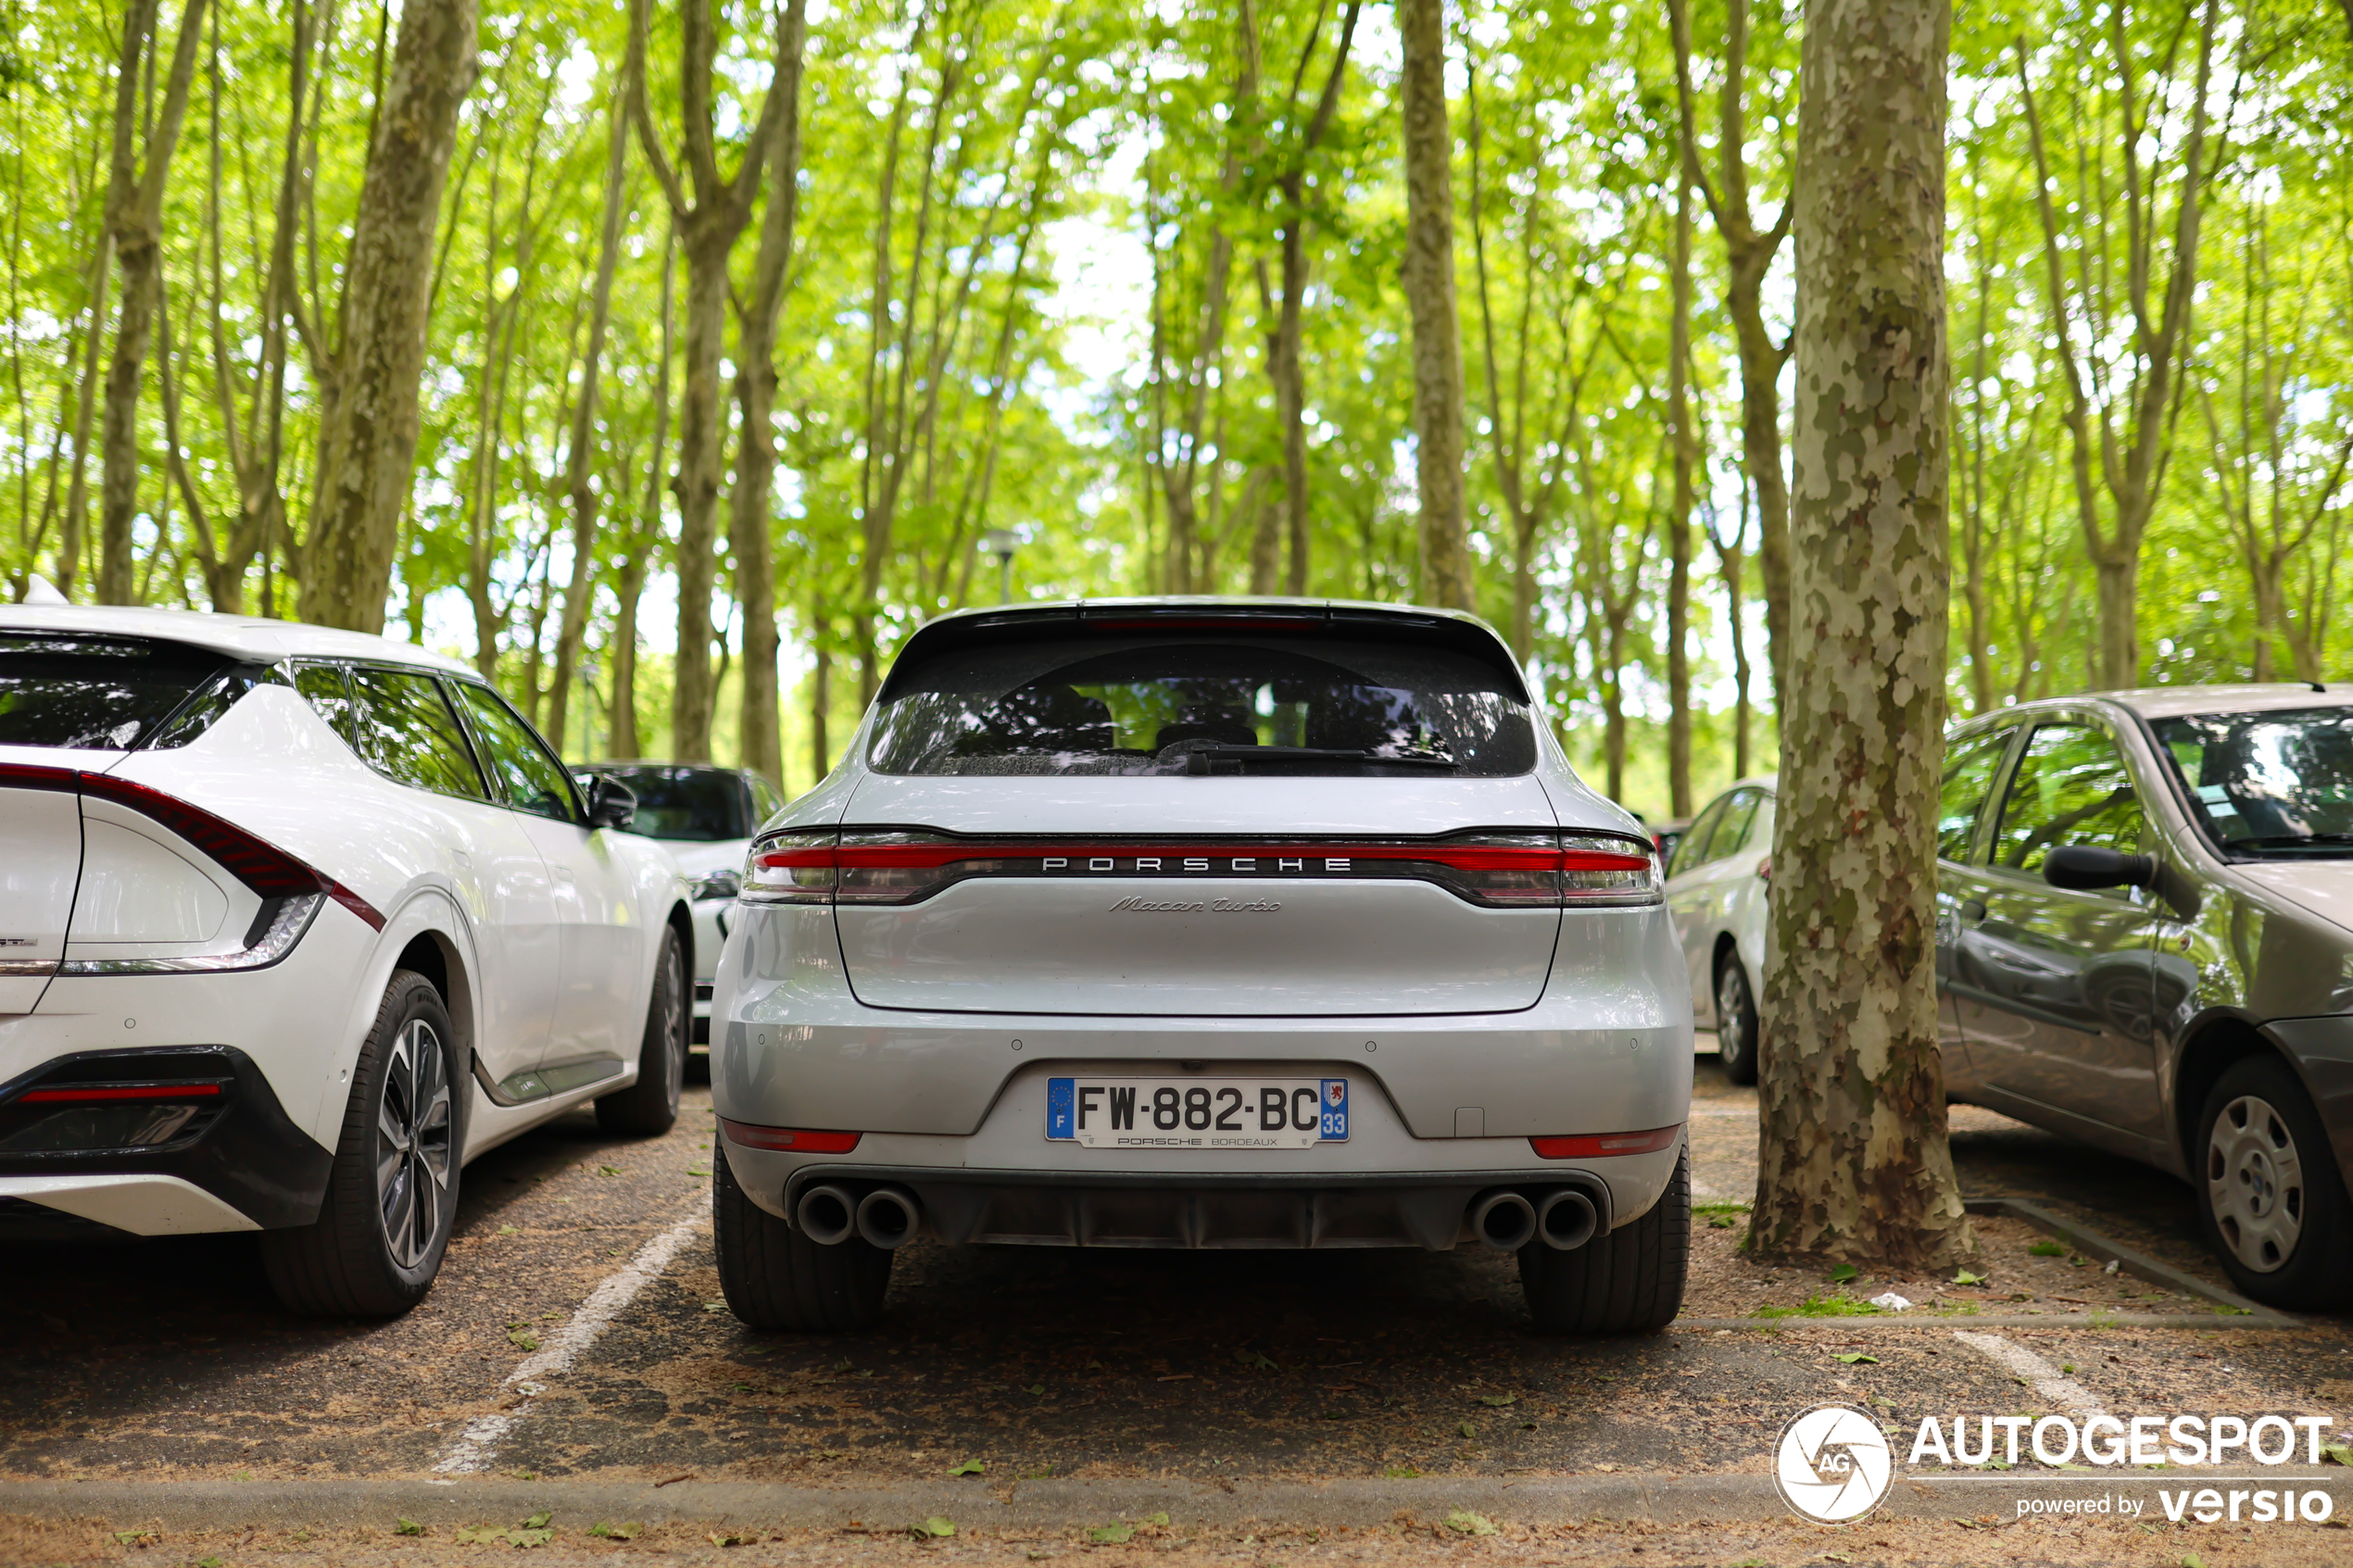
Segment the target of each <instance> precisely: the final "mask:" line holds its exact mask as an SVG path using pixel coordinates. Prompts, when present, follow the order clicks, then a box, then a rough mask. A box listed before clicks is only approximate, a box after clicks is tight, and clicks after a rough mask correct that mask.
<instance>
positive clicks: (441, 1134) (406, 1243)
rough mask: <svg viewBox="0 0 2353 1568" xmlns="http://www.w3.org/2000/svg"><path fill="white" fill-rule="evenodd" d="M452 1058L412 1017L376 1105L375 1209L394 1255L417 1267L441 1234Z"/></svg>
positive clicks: (424, 1024) (448, 1158)
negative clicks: (380, 1216) (382, 1221)
mask: <svg viewBox="0 0 2353 1568" xmlns="http://www.w3.org/2000/svg"><path fill="white" fill-rule="evenodd" d="M449 1110H450V1103H449V1056H448V1053H447V1050H445V1049H444V1048H443V1047H442V1043H441V1036H440V1035H437V1034H435V1033H434V1028H433V1026H432V1025H431V1024H430V1023H428V1022H426V1021H425V1020H423V1019H422V1018H418V1019H411V1020H410V1021H409V1026H408V1027H407V1028H405V1029H403V1030H402V1031H401V1032H400V1034H399V1035H398V1036H397V1037H396V1039H395V1040H394V1041H393V1047H392V1060H391V1062H390V1064H389V1067H388V1070H387V1071H386V1072H385V1073H384V1098H382V1099H380V1100H379V1101H378V1102H377V1105H376V1119H375V1120H376V1160H375V1166H376V1209H377V1211H378V1212H379V1213H380V1214H382V1215H383V1217H384V1243H385V1246H386V1247H387V1248H390V1250H391V1253H392V1259H393V1261H394V1262H396V1263H398V1264H399V1265H400V1266H401V1267H402V1268H404V1269H413V1268H415V1267H416V1266H417V1265H418V1264H419V1263H421V1262H422V1261H424V1259H425V1258H426V1256H427V1255H428V1254H429V1253H431V1252H432V1250H433V1248H434V1242H435V1241H436V1240H438V1239H439V1236H440V1232H441V1226H442V1220H443V1216H444V1213H445V1211H446V1209H447V1205H446V1204H445V1203H444V1201H443V1196H444V1194H445V1193H447V1190H448V1186H449V1173H450V1170H451V1150H450V1137H449V1133H450V1115H449Z"/></svg>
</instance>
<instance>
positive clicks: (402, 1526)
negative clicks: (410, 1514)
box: [392, 1519, 425, 1536]
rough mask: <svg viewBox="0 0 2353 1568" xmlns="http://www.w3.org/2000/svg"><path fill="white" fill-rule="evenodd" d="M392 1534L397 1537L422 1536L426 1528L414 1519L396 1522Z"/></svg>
mask: <svg viewBox="0 0 2353 1568" xmlns="http://www.w3.org/2000/svg"><path fill="white" fill-rule="evenodd" d="M392 1533H393V1534H394V1535H396V1536H422V1535H423V1534H424V1533H425V1527H424V1526H423V1525H422V1524H418V1523H417V1522H416V1521H415V1520H413V1519H401V1520H396V1521H395V1522H394V1524H393V1526H392Z"/></svg>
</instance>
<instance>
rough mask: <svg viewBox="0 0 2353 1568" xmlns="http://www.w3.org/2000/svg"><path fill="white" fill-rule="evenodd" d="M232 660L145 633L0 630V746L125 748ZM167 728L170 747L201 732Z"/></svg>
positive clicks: (146, 740)
mask: <svg viewBox="0 0 2353 1568" xmlns="http://www.w3.org/2000/svg"><path fill="white" fill-rule="evenodd" d="M234 665H235V661H234V660H233V659H229V658H227V657H226V656H224V655H221V654H218V653H212V652H209V651H208V650H206V649H203V648H195V647H190V646H187V645H185V644H183V643H168V642H159V641H157V640H155V639H153V638H148V637H95V636H80V635H74V634H71V633H53V632H0V746H62V747H65V748H67V749H69V750H79V751H124V750H129V749H131V748H132V747H134V746H141V745H145V744H151V743H154V742H156V741H157V739H158V737H159V736H161V735H162V733H163V732H164V730H165V728H166V724H167V721H169V720H170V718H171V717H172V715H173V714H175V713H177V712H178V711H179V710H180V709H182V708H183V707H186V706H189V705H190V704H191V703H192V701H194V700H195V699H197V698H199V697H200V696H203V695H205V694H206V693H207V692H208V689H209V688H210V687H212V686H213V684H215V682H216V681H217V680H218V678H219V677H220V676H221V675H222V674H223V673H224V672H225V671H230V670H231V669H232V668H233V666H234ZM248 684H249V683H248ZM231 700H233V698H232V699H231ZM173 729H174V734H173V735H172V736H171V737H170V739H169V744H173V745H184V744H185V743H186V742H187V741H189V740H191V739H194V738H195V735H196V734H200V733H201V732H202V726H201V725H198V726H195V727H194V728H191V727H189V726H187V725H179V726H174V727H173Z"/></svg>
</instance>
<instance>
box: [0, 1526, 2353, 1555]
mask: <svg viewBox="0 0 2353 1568" xmlns="http://www.w3.org/2000/svg"><path fill="white" fill-rule="evenodd" d="M497 1523H499V1524H504V1523H505V1522H504V1521H500V1522H497ZM552 1523H553V1535H552V1537H550V1538H549V1539H547V1541H545V1542H544V1543H542V1544H539V1545H537V1546H536V1548H535V1549H533V1550H532V1551H531V1554H530V1555H529V1556H527V1557H523V1558H522V1559H520V1561H522V1562H527V1563H531V1564H534V1565H535V1568H561V1565H565V1564H573V1563H593V1564H610V1565H613V1568H623V1565H626V1564H630V1563H635V1562H661V1563H663V1564H666V1565H667V1564H749V1563H775V1562H790V1563H794V1564H820V1563H822V1564H841V1565H842V1568H865V1565H868V1564H892V1565H905V1568H918V1565H920V1564H925V1563H929V1564H937V1565H940V1568H946V1565H948V1564H958V1565H969V1568H994V1565H996V1564H1000V1563H1021V1564H1025V1565H1026V1564H1029V1563H1034V1562H1047V1561H1051V1560H1054V1559H1057V1558H1060V1559H1065V1560H1068V1561H1069V1562H1072V1563H1073V1564H1074V1565H1076V1564H1077V1563H1080V1562H1085V1563H1090V1564H1095V1565H1097V1568H1121V1565H1125V1564H1140V1563H1144V1562H1150V1563H1153V1564H1158V1565H1164V1568H1189V1565H1190V1564H1195V1563H1202V1564H1207V1563H1216V1564H1221V1565H1227V1564H1239V1565H1247V1568H1302V1565H1304V1564H1310V1563H1333V1564H1340V1563H1368V1564H1381V1565H1389V1564H1397V1565H1401V1568H1403V1565H1408V1564H1410V1565H1416V1568H1418V1565H1422V1564H1428V1565H1430V1568H1438V1565H1441V1564H1457V1563H1459V1564H1486V1563H1499V1564H1500V1563H1513V1564H1518V1563H1546V1564H1551V1563H1558V1564H1575V1565H1579V1568H1583V1565H1587V1564H1593V1565H1612V1568H1623V1565H1625V1564H1629V1563H1655V1564H1659V1565H1661V1568H1667V1565H1670V1564H1682V1563H1691V1564H1711V1565H1715V1564H1721V1565H1727V1568H1782V1565H1784V1564H1789V1565H1795V1564H1800V1563H1821V1562H1831V1563H1856V1564H1868V1563H1924V1564H1946V1565H1952V1568H1964V1565H1969V1568H1974V1565H1979V1564H1983V1565H1986V1568H1996V1565H1998V1568H2033V1565H2039V1564H2046V1563H2047V1564H2067V1565H2070V1568H2079V1565H2101V1564H2111V1563H2112V1564H2131V1565H2134V1568H2143V1565H2145V1568H2159V1565H2161V1568H2181V1565H2182V1564H2183V1563H2199V1564H2203V1565H2204V1568H2241V1565H2250V1568H2252V1565H2284V1564H2287V1563H2295V1564H2297V1565H2299V1568H2301V1565H2306V1564H2310V1565H2316V1568H2317V1565H2320V1564H2332V1563H2353V1532H2347V1531H2345V1530H2341V1529H2336V1528H2333V1527H2327V1528H2322V1527H2305V1528H2298V1529H2296V1530H2295V1531H2293V1532H2292V1533H2281V1532H2275V1531H2274V1532H2264V1531H2258V1530H2256V1529H2253V1528H2242V1529H2238V1530H2230V1529H2200V1530H2196V1531H2189V1530H2181V1529H2171V1528H2164V1527H2160V1526H2155V1525H2141V1524H2085V1523H2058V1522H2054V1521H2047V1520H2035V1521H2030V1522H2027V1523H2024V1524H1995V1523H1990V1522H1989V1523H1987V1524H1978V1523H1977V1522H1975V1521H1971V1522H1968V1523H1966V1524H1964V1523H1961V1522H1957V1521H1943V1520H1881V1521H1869V1522H1866V1523H1865V1524H1861V1525H1856V1526H1848V1527H1845V1528H1842V1529H1834V1530H1831V1529H1818V1528H1815V1527H1812V1526H1808V1525H1804V1524H1796V1523H1772V1524H1730V1525H1720V1524H1719V1525H1713V1526H1709V1527H1707V1528H1705V1529H1690V1528H1678V1527H1675V1526H1671V1525H1658V1524H1604V1523H1596V1524H1579V1525H1552V1526H1537V1527H1532V1528H1531V1527H1529V1526H1525V1525H1519V1524H1513V1523H1511V1522H1510V1521H1508V1520H1489V1519H1486V1518H1484V1517H1480V1518H1478V1519H1477V1520H1476V1521H1474V1520H1472V1519H1470V1518H1467V1517H1463V1516H1460V1515H1457V1516H1456V1522H1455V1523H1454V1524H1449V1523H1448V1522H1447V1519H1446V1518H1445V1517H1444V1516H1439V1517H1435V1518H1429V1519H1423V1518H1417V1517H1405V1518H1401V1519H1399V1520H1397V1521H1395V1522H1393V1523H1391V1524H1389V1525H1387V1526H1385V1527H1381V1528H1378V1529H1350V1528H1348V1527H1346V1526H1340V1527H1337V1528H1334V1527H1323V1528H1315V1527H1265V1528H1242V1529H1223V1530H1191V1529H1188V1528H1186V1527H1184V1526H1182V1525H1176V1526H1173V1527H1172V1526H1167V1525H1160V1524H1149V1523H1146V1524H1126V1526H1125V1529H1126V1539H1125V1540H1121V1541H1118V1542H1115V1543H1114V1542H1101V1543H1099V1542H1097V1541H1095V1540H1094V1539H1092V1538H1091V1537H1093V1536H1094V1534H1095V1533H1096V1532H1095V1531H1093V1530H1085V1529H1072V1530H1055V1531H1020V1532H998V1531H988V1530H975V1529H971V1528H969V1527H959V1528H958V1531H957V1534H956V1535H955V1536H954V1537H932V1536H928V1535H926V1536H925V1537H920V1538H919V1537H916V1536H915V1535H914V1534H912V1532H911V1531H910V1530H909V1529H908V1528H906V1527H903V1526H897V1525H891V1526H884V1525H879V1524H877V1525H874V1526H870V1527H868V1528H865V1529H862V1530H859V1531H856V1532H849V1531H814V1530H759V1529H749V1528H744V1527H736V1528H732V1529H725V1530H711V1529H705V1528H704V1527H702V1526H700V1525H691V1524H686V1525H667V1526H653V1527H648V1528H646V1529H644V1530H643V1531H641V1532H640V1533H639V1534H638V1535H637V1537H636V1538H635V1539H634V1540H630V1541H626V1542H619V1541H611V1540H605V1539H596V1538H591V1537H588V1536H587V1535H585V1528H586V1525H585V1524H574V1523H573V1522H570V1521H563V1520H559V1521H554V1522H552ZM611 1523H613V1524H621V1523H623V1522H621V1521H613V1522H611ZM950 1523H952V1521H951V1522H950ZM1120 1523H1121V1522H1116V1521H1110V1522H1106V1526H1099V1527H1097V1528H1098V1529H1103V1528H1108V1527H1110V1526H1112V1525H1116V1524H1120ZM1481 1527H1485V1528H1488V1529H1491V1530H1492V1531H1493V1532H1494V1533H1493V1534H1492V1535H1478V1534H1466V1533H1465V1532H1466V1531H1477V1530H1478V1529H1480V1528H1481ZM1111 1533H1112V1534H1114V1535H1117V1534H1119V1533H1120V1531H1119V1530H1118V1529H1112V1530H1111ZM713 1537H717V1540H714V1538H713ZM134 1539H135V1537H134ZM720 1541H725V1542H729V1543H731V1544H727V1545H722V1544H719V1542H720ZM511 1550H512V1549H511V1548H510V1547H508V1546H507V1545H505V1544H504V1543H500V1544H496V1545H460V1544H459V1543H457V1542H456V1541H455V1540H454V1539H452V1538H451V1533H450V1532H447V1531H438V1532H434V1533H433V1534H431V1535H428V1536H426V1537H420V1538H413V1539H412V1538H403V1537H395V1536H393V1535H391V1534H390V1533H389V1531H388V1530H385V1529H382V1528H377V1529H346V1530H333V1531H324V1532H321V1533H319V1534H316V1535H313V1534H311V1533H309V1532H297V1533H295V1534H291V1535H289V1534H284V1533H279V1532H257V1531H236V1532H213V1533H199V1534H192V1535H177V1534H175V1535H173V1536H171V1537H170V1538H168V1539H166V1538H161V1537H157V1538H152V1539H149V1540H146V1541H145V1542H144V1543H142V1544H132V1545H125V1544H123V1543H121V1542H120V1541H118V1540H117V1539H116V1538H115V1536H114V1534H113V1532H111V1531H110V1530H108V1529H107V1528H106V1527H105V1526H103V1525H99V1524H51V1523H46V1522H36V1521H31V1520H23V1521H10V1520H7V1519H6V1518H5V1517H0V1553H4V1552H14V1553H17V1554H18V1555H6V1556H0V1562H7V1563H11V1564H14V1563H25V1564H34V1563H39V1564H58V1565H66V1564H72V1565H76V1568H79V1565H82V1564H101V1563H103V1564H116V1563H127V1564H136V1565H139V1568H152V1565H155V1564H159V1563H172V1564H178V1563H183V1562H186V1563H197V1564H203V1563H208V1562H219V1563H220V1564H221V1565H222V1568H242V1565H244V1564H248V1563H258V1562H269V1563H273V1564H278V1565H280V1568H312V1565H318V1564H333V1565H335V1568H400V1565H406V1564H416V1565H417V1568H434V1565H439V1564H451V1563H479V1562H485V1561H497V1560H499V1559H501V1558H504V1557H506V1556H508V1555H510V1552H511Z"/></svg>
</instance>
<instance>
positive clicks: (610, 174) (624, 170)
mask: <svg viewBox="0 0 2353 1568" xmlns="http://www.w3.org/2000/svg"><path fill="white" fill-rule="evenodd" d="M622 69H623V70H626V69H629V68H628V66H627V65H626V64H625V63H624V64H623V67H622ZM628 100H629V94H628V92H627V90H626V89H625V88H624V89H623V92H622V93H621V94H620V95H619V96H617V97H616V98H614V100H613V103H612V125H611V128H610V137H609V139H608V140H607V142H606V144H605V211H604V228H603V230H602V231H601V232H599V233H598V236H597V279H596V282H594V283H592V284H590V285H589V295H588V347H587V352H586V354H585V357H584V358H583V360H582V363H581V367H580V396H579V399H578V401H576V402H575V403H573V408H572V438H571V450H570V452H569V453H568V455H567V456H566V458H565V459H564V495H565V497H566V498H567V499H568V500H570V501H571V502H572V582H571V583H569V584H568V585H567V586H566V587H565V589H564V614H563V620H562V621H560V623H559V624H558V626H557V628H556V676H555V680H554V682H553V683H552V684H551V686H550V688H549V690H548V693H547V729H548V732H549V734H552V735H553V736H554V737H555V741H556V744H557V745H558V746H561V745H562V744H563V734H564V720H565V718H566V716H567V714H568V713H569V712H570V709H571V704H572V683H573V674H574V672H575V671H577V670H578V669H579V667H580V647H581V644H582V643H583V642H584V641H585V640H586V637H587V633H588V610H589V604H590V600H591V599H592V598H593V597H594V596H595V594H596V586H595V574H596V565H597V521H598V519H597V510H598V505H597V489H596V486H595V485H593V484H591V483H588V478H589V474H588V470H589V469H590V468H591V467H593V466H594V463H595V454H596V431H597V374H598V369H599V367H600V366H601V365H602V363H603V360H604V355H605V328H606V325H607V323H608V322H609V321H610V319H611V316H612V283H613V275H614V273H615V272H617V271H618V270H620V266H621V221H622V220H623V218H624V217H626V216H627V215H628V207H629V192H628V185H627V180H628V173H629V110H628Z"/></svg>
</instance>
